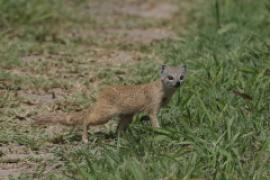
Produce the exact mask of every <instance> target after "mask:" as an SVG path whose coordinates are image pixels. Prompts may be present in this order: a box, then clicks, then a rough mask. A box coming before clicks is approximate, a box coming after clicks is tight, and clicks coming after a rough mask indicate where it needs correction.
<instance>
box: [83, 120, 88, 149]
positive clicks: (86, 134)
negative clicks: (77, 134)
mask: <svg viewBox="0 0 270 180" xmlns="http://www.w3.org/2000/svg"><path fill="white" fill-rule="evenodd" d="M88 129H89V124H88V123H84V125H83V134H82V141H83V142H84V143H85V144H87V143H88Z"/></svg>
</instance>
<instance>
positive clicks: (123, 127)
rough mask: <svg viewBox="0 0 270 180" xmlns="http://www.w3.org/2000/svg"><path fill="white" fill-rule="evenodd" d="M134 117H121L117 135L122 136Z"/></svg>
mask: <svg viewBox="0 0 270 180" xmlns="http://www.w3.org/2000/svg"><path fill="white" fill-rule="evenodd" d="M132 117H133V114H128V115H122V116H120V120H119V123H118V126H117V134H121V133H122V132H123V131H125V130H126V129H127V127H128V125H129V124H130V123H131V121H132Z"/></svg>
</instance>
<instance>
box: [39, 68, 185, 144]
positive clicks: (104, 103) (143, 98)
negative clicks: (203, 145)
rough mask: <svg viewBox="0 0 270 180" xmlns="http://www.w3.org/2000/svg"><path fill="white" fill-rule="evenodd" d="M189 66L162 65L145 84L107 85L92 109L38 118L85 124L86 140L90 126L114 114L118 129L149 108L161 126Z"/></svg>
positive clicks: (104, 121)
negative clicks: (162, 110) (160, 114)
mask: <svg viewBox="0 0 270 180" xmlns="http://www.w3.org/2000/svg"><path fill="white" fill-rule="evenodd" d="M185 75H186V66H185V65H182V66H174V67H173V66H168V65H161V68H160V78H159V79H158V80H156V81H153V82H150V83H147V84H142V85H127V86H124V85H117V86H109V87H107V88H105V89H103V90H102V91H101V92H100V93H99V96H98V98H97V101H96V103H95V104H94V106H93V107H91V108H90V109H89V110H87V111H84V112H82V113H75V114H70V115H69V116H61V115H60V116H57V115H56V116H53V115H52V116H47V117H44V116H43V117H39V118H35V119H36V120H37V122H38V123H40V124H42V123H62V124H67V125H76V124H83V134H82V140H83V142H84V143H87V142H88V129H89V126H94V125H100V124H105V123H107V122H108V121H109V120H111V119H112V118H113V117H119V124H118V128H117V131H118V132H122V131H124V130H125V129H126V128H127V127H128V125H129V123H130V122H131V121H132V117H133V116H134V114H136V113H139V112H145V113H147V114H148V115H149V117H150V121H151V124H152V127H154V128H158V127H160V126H159V122H158V119H157V113H158V112H159V110H160V108H161V107H162V106H164V105H166V104H167V103H168V101H169V100H170V98H171V96H172V95H173V94H174V92H175V90H176V89H177V88H178V87H180V86H181V85H182V84H183V82H184V79H185Z"/></svg>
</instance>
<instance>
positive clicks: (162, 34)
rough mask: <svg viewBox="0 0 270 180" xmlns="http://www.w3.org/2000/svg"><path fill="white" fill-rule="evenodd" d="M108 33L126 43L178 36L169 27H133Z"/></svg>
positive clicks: (138, 42)
mask: <svg viewBox="0 0 270 180" xmlns="http://www.w3.org/2000/svg"><path fill="white" fill-rule="evenodd" d="M107 34H109V35H111V36H113V37H116V38H118V39H119V41H121V42H123V43H125V44H133V43H136V44H149V43H152V42H154V41H160V40H164V39H172V38H176V34H175V33H174V32H173V31H170V30H168V29H161V28H150V29H132V30H124V29H123V30H119V29H116V30H109V31H108V32H107Z"/></svg>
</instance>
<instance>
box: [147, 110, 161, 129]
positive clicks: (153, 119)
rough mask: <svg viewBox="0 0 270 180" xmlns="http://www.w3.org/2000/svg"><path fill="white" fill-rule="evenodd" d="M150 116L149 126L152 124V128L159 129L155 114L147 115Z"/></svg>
mask: <svg viewBox="0 0 270 180" xmlns="http://www.w3.org/2000/svg"><path fill="white" fill-rule="evenodd" d="M149 116H150V121H151V124H152V127H153V128H159V127H160V126H159V123H158V119H157V113H154V112H153V113H150V114H149Z"/></svg>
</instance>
